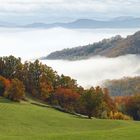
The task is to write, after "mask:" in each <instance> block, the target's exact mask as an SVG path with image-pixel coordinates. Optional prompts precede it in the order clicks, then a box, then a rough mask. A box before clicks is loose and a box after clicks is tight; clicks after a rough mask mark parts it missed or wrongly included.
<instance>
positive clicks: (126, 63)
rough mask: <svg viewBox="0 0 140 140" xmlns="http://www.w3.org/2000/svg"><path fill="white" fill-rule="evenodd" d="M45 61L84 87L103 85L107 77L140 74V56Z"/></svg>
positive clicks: (114, 77)
mask: <svg viewBox="0 0 140 140" xmlns="http://www.w3.org/2000/svg"><path fill="white" fill-rule="evenodd" d="M42 62H43V63H45V64H47V65H49V66H51V67H52V68H53V69H55V70H57V72H58V73H59V74H65V75H68V76H71V77H73V78H74V79H77V82H78V84H80V85H82V86H84V87H86V88H87V87H90V86H95V85H101V84H102V83H103V82H104V81H105V80H107V79H119V78H122V77H127V76H130V77H131V76H138V75H140V56H136V55H126V56H120V57H117V58H105V57H94V58H91V59H88V60H80V61H63V60H52V61H51V60H45V61H42Z"/></svg>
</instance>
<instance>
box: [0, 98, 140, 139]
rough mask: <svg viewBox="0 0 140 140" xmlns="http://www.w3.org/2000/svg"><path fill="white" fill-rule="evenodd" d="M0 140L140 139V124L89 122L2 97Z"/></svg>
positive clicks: (0, 105)
mask: <svg viewBox="0 0 140 140" xmlns="http://www.w3.org/2000/svg"><path fill="white" fill-rule="evenodd" d="M0 140H140V122H134V121H113V120H99V119H92V120H88V119H83V118H78V117H76V116H73V115H70V114H67V113H62V112H59V111H57V110H54V109H51V108H46V107H39V106H35V105H31V104H29V103H21V104H19V103H13V102H10V101H9V100H6V99H3V98H0Z"/></svg>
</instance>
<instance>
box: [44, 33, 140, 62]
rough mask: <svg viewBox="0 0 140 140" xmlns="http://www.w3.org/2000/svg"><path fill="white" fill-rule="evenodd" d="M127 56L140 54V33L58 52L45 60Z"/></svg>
mask: <svg viewBox="0 0 140 140" xmlns="http://www.w3.org/2000/svg"><path fill="white" fill-rule="evenodd" d="M126 54H140V31H139V32H136V33H135V34H134V35H131V36H127V38H122V37H121V36H119V35H118V36H115V37H112V38H110V39H104V40H102V41H100V42H98V43H94V44H89V45H86V46H80V47H76V48H71V49H64V50H61V51H56V52H53V53H51V54H49V55H48V56H47V57H45V59H65V60H79V59H88V58H90V57H93V56H95V55H100V56H106V57H117V56H121V55H126Z"/></svg>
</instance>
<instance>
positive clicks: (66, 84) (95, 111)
mask: <svg viewBox="0 0 140 140" xmlns="http://www.w3.org/2000/svg"><path fill="white" fill-rule="evenodd" d="M0 75H1V76H0V95H1V96H4V97H6V98H9V99H11V100H13V101H18V102H20V101H21V100H25V99H26V95H27V94H30V96H33V97H34V98H37V99H40V100H43V101H44V102H46V103H48V104H50V105H52V106H55V107H58V108H61V109H63V110H65V111H67V112H73V113H79V114H83V115H86V116H88V117H89V118H91V117H97V118H104V119H107V118H109V119H125V120H128V119H131V117H129V116H128V115H130V116H132V117H133V114H130V113H129V111H124V110H121V109H120V106H119V105H118V101H119V100H114V99H113V98H111V96H110V95H109V91H108V89H107V88H101V87H99V86H98V87H95V88H93V87H91V88H90V89H84V88H83V87H81V86H78V85H77V82H76V80H74V79H72V78H71V77H69V76H64V75H61V76H59V75H58V74H57V72H56V71H54V70H53V69H52V68H50V67H48V66H47V65H44V64H42V63H40V62H39V61H38V60H36V61H34V62H25V63H24V64H22V63H21V59H20V58H15V57H14V56H9V57H0ZM134 100H135V99H134ZM125 105H127V104H125ZM124 114H126V115H124ZM127 114H128V115H127ZM133 118H134V119H135V117H133Z"/></svg>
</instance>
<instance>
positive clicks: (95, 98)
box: [81, 87, 103, 119]
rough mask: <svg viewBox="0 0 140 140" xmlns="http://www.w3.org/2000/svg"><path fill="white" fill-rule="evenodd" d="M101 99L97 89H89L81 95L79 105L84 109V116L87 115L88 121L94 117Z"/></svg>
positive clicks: (101, 95)
mask: <svg viewBox="0 0 140 140" xmlns="http://www.w3.org/2000/svg"><path fill="white" fill-rule="evenodd" d="M102 97H103V92H102V90H101V89H100V88H99V87H97V88H96V89H94V88H90V89H89V90H86V91H85V93H84V94H82V96H81V104H82V106H83V107H84V109H85V112H86V115H88V118H89V119H91V117H92V116H94V113H95V111H96V109H97V108H98V107H99V106H100V105H101V103H102Z"/></svg>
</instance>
